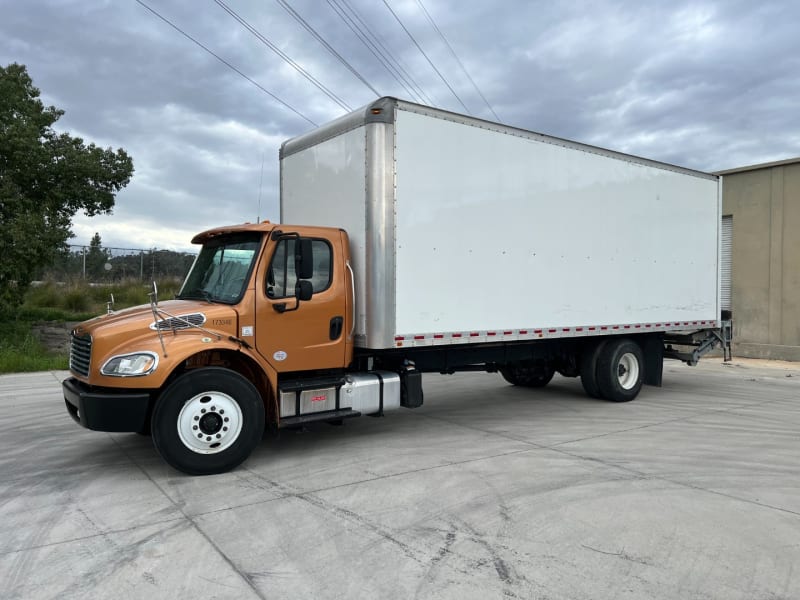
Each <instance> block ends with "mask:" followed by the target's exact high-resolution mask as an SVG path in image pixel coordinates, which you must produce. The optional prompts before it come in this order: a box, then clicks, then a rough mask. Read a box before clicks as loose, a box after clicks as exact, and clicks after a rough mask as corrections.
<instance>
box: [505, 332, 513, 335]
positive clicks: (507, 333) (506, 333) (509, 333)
mask: <svg viewBox="0 0 800 600" xmlns="http://www.w3.org/2000/svg"><path fill="white" fill-rule="evenodd" d="M512 333H514V332H513V331H504V332H503V335H511V334H512Z"/></svg>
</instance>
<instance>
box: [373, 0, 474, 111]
mask: <svg viewBox="0 0 800 600" xmlns="http://www.w3.org/2000/svg"><path fill="white" fill-rule="evenodd" d="M383 3H384V4H385V5H386V8H387V9H389V12H390V13H392V16H393V17H394V18H395V20H396V21H397V22H398V23H399V25H400V27H402V28H403V31H405V32H406V34H408V37H409V38H411V41H412V42H414V45H415V46H416V47H417V50H419V51H420V53H421V54H422V56H424V57H425V60H427V61H428V64H429V65H430V66H431V68H432V69H433V70H434V71H436V74H437V75H438V76H439V79H441V80H442V81H443V82H444V84H445V85H446V86H447V89H449V90H450V91H451V92H452V93H453V96H455V97H456V100H458V102H459V104H461V106H462V107H464V110H465V111H466V112H467V113H469V114H472V113H470V112H469V109H468V108H467V105H466V104H464V101H463V100H461V98H460V97H459V95H458V94H456V91H455V90H454V89H453V86H451V85H450V84H449V83H448V82H447V79H445V78H444V75H442V74H441V72H440V71H439V69H437V68H436V65H434V64H433V61H432V60H431V59H430V57H429V56H428V55H427V54H425V51H424V50H423V49H422V46H420V45H419V43H418V42H417V40H416V39H414V36H413V35H411V32H410V31H409V30H408V28H407V27H406V26H405V25H403V22H402V21H401V20H400V17H398V16H397V13H395V12H394V10H392V7H391V6H390V5H389V2H388V1H387V0H383Z"/></svg>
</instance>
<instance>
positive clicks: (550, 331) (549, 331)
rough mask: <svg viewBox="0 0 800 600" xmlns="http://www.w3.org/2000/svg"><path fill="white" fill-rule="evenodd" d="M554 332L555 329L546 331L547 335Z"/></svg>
mask: <svg viewBox="0 0 800 600" xmlns="http://www.w3.org/2000/svg"><path fill="white" fill-rule="evenodd" d="M555 332H556V330H555V329H548V330H547V333H555Z"/></svg>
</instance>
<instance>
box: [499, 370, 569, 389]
mask: <svg viewBox="0 0 800 600" xmlns="http://www.w3.org/2000/svg"><path fill="white" fill-rule="evenodd" d="M500 374H501V375H502V376H503V379H505V380H506V381H507V382H508V383H510V384H511V385H518V386H520V387H530V388H540V387H544V386H546V385H547V384H548V383H550V380H551V379H553V375H555V369H553V368H551V367H549V366H547V367H541V368H539V369H534V368H532V367H503V368H502V369H500Z"/></svg>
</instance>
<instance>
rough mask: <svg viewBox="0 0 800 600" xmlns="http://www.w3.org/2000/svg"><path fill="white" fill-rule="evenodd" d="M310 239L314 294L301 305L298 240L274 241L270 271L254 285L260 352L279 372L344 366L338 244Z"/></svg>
mask: <svg viewBox="0 0 800 600" xmlns="http://www.w3.org/2000/svg"><path fill="white" fill-rule="evenodd" d="M304 237H309V238H310V239H311V248H312V260H313V271H312V275H311V277H310V279H308V280H307V281H310V282H311V286H312V295H311V298H310V299H309V300H306V301H301V302H298V300H297V299H296V297H295V289H296V285H297V281H298V278H297V273H296V262H295V251H296V249H297V247H298V244H299V237H297V236H295V237H291V236H290V235H284V236H281V237H280V238H279V239H277V240H270V242H269V248H268V249H267V254H268V258H267V260H266V265H267V267H266V269H263V270H261V269H260V270H259V271H260V273H259V277H260V281H258V282H257V285H256V293H257V300H256V311H257V314H258V318H257V319H256V331H255V339H256V348H257V350H258V352H259V353H260V354H261V355H262V356H263V357H264V358H265V359H266V360H267V361H268V362H269V363H270V364H271V365H272V366H273V367H274V368H275V370H276V371H278V372H287V371H306V370H312V369H335V368H342V367H344V366H345V364H344V361H345V344H346V337H347V332H346V331H345V330H344V325H345V308H346V298H347V295H346V294H345V293H344V279H345V278H344V276H343V273H340V272H339V270H340V268H337V267H336V265H337V264H343V263H341V262H339V261H338V260H337V258H338V256H339V252H340V249H339V246H338V244H339V243H340V241H339V238H338V237H334V238H333V239H329V238H326V237H324V236H322V235H320V236H319V237H315V236H313V235H312V236H304Z"/></svg>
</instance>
